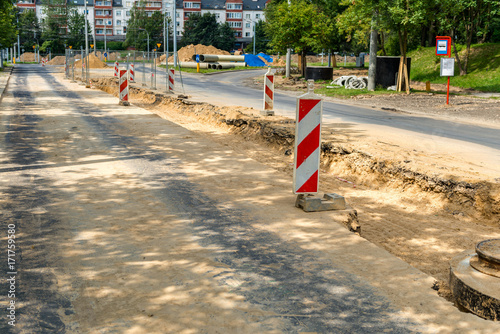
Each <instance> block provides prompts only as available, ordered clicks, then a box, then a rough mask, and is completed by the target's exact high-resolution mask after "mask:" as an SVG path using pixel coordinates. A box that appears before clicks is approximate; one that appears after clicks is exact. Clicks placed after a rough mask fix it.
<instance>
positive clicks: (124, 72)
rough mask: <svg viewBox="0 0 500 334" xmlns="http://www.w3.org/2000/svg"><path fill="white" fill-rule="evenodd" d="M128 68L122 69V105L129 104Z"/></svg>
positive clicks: (120, 97)
mask: <svg viewBox="0 0 500 334" xmlns="http://www.w3.org/2000/svg"><path fill="white" fill-rule="evenodd" d="M127 72H128V71H127V70H120V86H119V87H120V93H119V99H120V101H119V102H118V104H119V105H121V106H129V105H130V103H129V102H128V80H127Z"/></svg>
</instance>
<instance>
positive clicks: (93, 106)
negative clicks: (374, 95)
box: [0, 65, 494, 333]
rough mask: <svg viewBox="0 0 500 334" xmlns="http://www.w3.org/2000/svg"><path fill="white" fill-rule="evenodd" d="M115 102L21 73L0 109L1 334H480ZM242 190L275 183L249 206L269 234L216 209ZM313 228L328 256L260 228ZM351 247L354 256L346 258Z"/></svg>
mask: <svg viewBox="0 0 500 334" xmlns="http://www.w3.org/2000/svg"><path fill="white" fill-rule="evenodd" d="M225 87H226V88H227V86H225ZM117 102H118V101H117V99H116V98H114V97H110V96H109V95H107V94H104V93H102V92H99V91H95V90H85V89H84V88H82V87H81V86H78V85H77V84H70V83H69V82H68V81H65V80H63V79H62V76H61V75H56V74H54V73H51V72H50V71H49V70H47V69H43V68H41V67H38V66H30V65H20V66H19V65H17V66H16V68H15V70H14V72H13V76H12V78H11V80H10V83H9V86H8V89H7V91H6V95H5V96H4V99H3V101H2V103H1V105H0V106H1V110H2V112H1V115H0V117H1V122H0V132H1V133H2V137H1V138H0V148H1V156H0V175H1V179H0V191H1V202H0V209H1V214H2V229H1V232H0V233H1V234H2V235H1V240H2V242H1V244H0V245H1V247H2V251H1V252H0V254H1V255H0V261H1V263H0V268H1V273H2V278H3V279H2V280H1V284H0V291H1V293H0V301H1V306H2V307H1V308H2V316H1V317H0V332H1V333H266V332H268V333H301V332H309V333H311V332H316V333H412V332H438V330H437V329H436V328H439V327H440V325H436V326H437V327H432V326H433V325H434V324H436V323H440V322H443V321H446V322H447V323H446V326H447V327H446V328H455V327H453V326H456V324H459V323H460V321H462V323H461V324H462V325H463V324H464V323H465V324H467V326H469V325H470V326H475V328H488V326H489V324H486V325H485V323H484V322H482V321H479V320H476V318H475V317H474V316H469V315H463V314H461V313H460V312H458V311H457V310H456V309H454V308H453V306H451V304H449V303H445V302H443V301H442V300H440V298H439V297H437V296H436V295H435V293H434V294H433V291H432V289H431V288H430V286H428V285H429V284H428V283H429V280H428V279H427V278H426V277H425V275H423V274H421V273H418V272H417V271H416V270H414V269H412V268H410V267H409V266H406V265H405V264H404V263H402V261H399V260H397V259H394V258H392V257H391V256H390V255H388V254H386V253H384V252H381V251H380V250H378V249H377V248H376V247H374V246H371V245H369V244H368V243H367V242H366V241H365V240H363V239H361V238H358V237H356V236H354V235H351V234H349V233H348V232H347V231H344V229H343V228H338V227H335V226H336V224H335V223H332V221H334V216H332V215H331V214H330V213H325V214H320V215H315V216H314V215H307V214H305V213H303V212H302V211H301V210H298V209H295V208H293V206H291V207H286V203H289V202H291V203H293V198H291V197H292V196H289V193H287V192H286V191H285V190H283V189H286V188H288V187H289V184H288V183H287V182H289V181H285V180H283V181H282V180H280V177H279V176H276V175H274V174H272V172H271V171H269V169H266V167H264V166H262V165H260V164H258V163H256V162H253V161H250V160H249V159H247V158H245V157H243V156H238V155H237V154H235V153H234V152H230V151H228V150H227V149H226V148H224V147H220V146H218V145H217V144H214V143H211V142H210V139H209V138H207V137H200V136H199V135H196V134H193V133H191V132H189V131H187V130H185V129H183V128H181V127H179V126H177V125H175V124H172V123H170V122H168V121H165V120H162V119H161V118H159V117H157V116H155V115H152V114H150V113H149V112H147V111H145V110H141V109H140V108H136V107H133V106H131V107H128V108H127V107H121V106H120V107H119V106H118V105H117ZM492 145H494V143H492ZM235 171H238V173H241V176H238V175H236V174H238V173H235ZM268 174H269V176H267V175H268ZM231 175H234V176H231ZM242 177H246V178H247V179H248V180H247V179H245V180H247V181H245V182H256V180H257V181H258V180H264V181H267V183H272V184H273V186H274V187H275V189H274V190H272V194H277V195H275V197H273V198H269V196H270V193H271V190H270V189H268V188H266V186H260V187H263V188H264V189H263V192H264V194H267V195H266V196H267V197H266V198H264V195H262V196H263V197H262V198H261V199H259V201H260V203H263V204H262V205H264V206H266V205H267V206H269V208H268V210H269V214H270V215H272V214H273V212H275V214H277V215H278V216H273V219H271V221H266V220H265V219H266V218H265V217H264V215H258V214H256V213H255V212H253V211H252V210H249V207H248V206H245V205H244V204H238V203H239V200H238V199H236V200H234V201H233V202H230V201H227V202H226V201H223V200H222V198H224V197H223V194H222V193H223V192H224V191H223V190H224V189H230V188H231V187H232V186H234V187H237V186H239V183H240V182H242V181H241V179H240V178H242ZM266 177H268V179H265V178H266ZM262 183H264V184H265V183H266V182H262ZM207 184H208V186H207ZM224 187H226V188H224ZM254 187H255V188H258V187H256V186H254ZM249 188H252V187H249ZM210 189H211V190H210ZM248 191H252V189H249V190H248ZM218 193H221V194H218ZM284 193H286V194H288V195H287V196H288V197H287V196H285V195H283V194H284ZM221 196H222V197H221ZM241 196H244V193H243V192H242V193H241ZM287 198H291V200H290V201H289V200H288V199H287ZM243 202H244V201H243ZM256 203H257V202H256ZM284 203H285V205H284ZM255 207H256V209H255V211H256V212H257V211H258V210H259V209H257V207H258V205H257V204H255ZM321 222H325V223H328V224H332V231H334V232H335V233H332V236H331V238H338V239H330V242H329V247H334V248H335V247H337V248H340V249H338V250H337V251H338V255H336V256H327V255H326V253H324V252H316V251H315V249H314V242H312V241H311V242H310V243H309V245H311V246H312V247H311V248H307V247H304V246H302V245H299V244H298V243H297V242H294V241H292V240H288V239H284V238H283V237H282V236H281V235H280V234H277V233H273V232H272V231H270V230H267V229H266V228H262V227H257V225H258V224H259V223H264V225H266V224H271V223H273V224H276V223H279V224H285V225H286V224H290V227H289V228H292V227H291V226H295V225H296V224H297V226H298V225H300V224H302V225H303V224H319V223H321ZM289 228H288V229H289ZM304 237H305V235H304ZM8 239H13V240H15V243H12V242H11V243H9V242H8V241H7V240H8ZM9 244H15V249H12V250H13V251H15V253H13V252H10V253H8V251H7V249H8V245H9ZM344 244H345V246H344ZM349 247H354V248H356V249H357V251H358V252H360V254H358V255H355V252H354V251H353V253H352V254H347V255H346V254H344V253H345V252H346V251H347V252H349V253H350V252H351V251H350V250H349ZM378 252H381V253H380V254H381V255H380V256H377V255H375V254H378ZM374 255H375V257H374ZM9 259H10V260H9ZM377 259H378V260H377ZM377 261H378V262H377ZM348 262H349V265H348V266H346V265H345V263H348ZM342 263H344V264H342ZM367 264H370V267H367ZM350 266H351V267H352V268H354V267H355V266H358V267H360V268H361V269H359V271H360V272H366V270H368V271H372V272H373V273H368V274H369V275H368V276H374V277H375V276H376V277H381V278H380V282H383V281H386V282H391V284H390V285H392V287H390V289H397V290H398V291H403V290H404V289H406V288H403V286H404V284H395V282H396V281H394V280H395V279H399V278H404V279H403V282H407V283H408V288H407V290H404V291H407V292H404V293H401V296H399V295H397V294H396V293H392V294H388V293H387V290H386V289H385V290H384V288H382V286H383V285H384V284H385V283H381V284H379V285H377V284H370V283H369V282H367V280H366V279H365V278H363V277H362V276H358V275H357V274H356V273H354V272H353V271H351V270H350V269H349V268H350ZM387 268H392V270H395V271H397V275H398V276H395V277H394V278H392V276H393V275H395V274H394V272H392V273H389V272H386V274H384V273H383V272H381V270H387ZM352 270H354V269H352ZM5 277H7V278H8V279H10V281H8V280H7V279H5ZM398 282H401V281H398ZM421 282H424V283H425V284H423V285H424V286H421V285H419V284H420V283H421ZM398 285H399V286H398ZM9 289H10V291H11V292H9ZM388 289H389V288H388ZM422 289H424V290H422ZM418 291H425V293H424V294H423V295H422V294H421V295H419V296H417V297H416V298H417V299H421V300H422V301H423V302H422V303H415V305H413V304H414V303H413V302H411V303H410V304H412V305H411V306H410V308H411V310H412V311H410V309H408V307H409V306H408V305H406V306H404V307H403V306H402V305H404V304H405V303H407V302H406V301H405V302H403V303H399V302H397V300H400V299H401V298H407V296H408V295H411V294H412V293H416V292H418ZM12 294H13V295H12ZM426 298H427V299H426ZM424 304H425V306H423V305H424ZM9 305H14V307H11V310H8V309H7V306H9ZM436 305H440V306H439V313H440V315H439V317H437V316H436V314H435V313H436V309H435V307H436ZM426 307H427V309H425V308H426ZM12 309H13V310H12ZM420 309H422V310H424V309H425V310H426V311H425V315H423V314H422V312H423V311H418V310H420ZM415 310H417V311H415ZM412 312H417V313H419V315H421V316H415V315H414V314H412ZM9 315H10V317H11V318H10V319H9V318H8V316H9ZM441 317H444V318H443V319H441ZM430 319H432V320H430ZM468 321H470V323H468ZM9 322H11V323H9ZM431 323H432V324H431ZM13 324H14V325H15V326H13ZM477 326H479V327H477ZM481 326H482V327H481ZM491 332H492V333H493V331H491ZM485 333H486V331H485Z"/></svg>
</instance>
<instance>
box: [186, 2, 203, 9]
mask: <svg viewBox="0 0 500 334" xmlns="http://www.w3.org/2000/svg"><path fill="white" fill-rule="evenodd" d="M200 5H201V4H200V3H199V2H184V8H200Z"/></svg>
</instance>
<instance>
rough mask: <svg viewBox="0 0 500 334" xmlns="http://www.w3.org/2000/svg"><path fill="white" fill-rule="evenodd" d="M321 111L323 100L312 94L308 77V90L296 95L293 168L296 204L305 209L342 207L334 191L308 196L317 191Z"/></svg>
mask: <svg viewBox="0 0 500 334" xmlns="http://www.w3.org/2000/svg"><path fill="white" fill-rule="evenodd" d="M322 113H323V100H322V99H321V98H320V97H319V96H317V95H316V94H314V80H308V82H307V93H306V94H304V95H301V96H299V97H298V98H297V107H296V117H297V118H296V125H295V156H294V169H293V192H294V194H296V195H298V196H297V201H296V202H295V206H297V207H301V208H302V209H303V210H304V211H324V210H338V209H345V200H344V198H343V197H342V196H339V195H337V194H325V195H324V198H323V199H321V198H315V197H310V196H311V195H313V194H317V193H318V190H319V164H320V156H321V116H322Z"/></svg>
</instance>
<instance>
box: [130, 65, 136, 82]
mask: <svg viewBox="0 0 500 334" xmlns="http://www.w3.org/2000/svg"><path fill="white" fill-rule="evenodd" d="M128 71H129V81H130V82H135V81H134V76H135V73H134V64H130V65H129V70H128Z"/></svg>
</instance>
